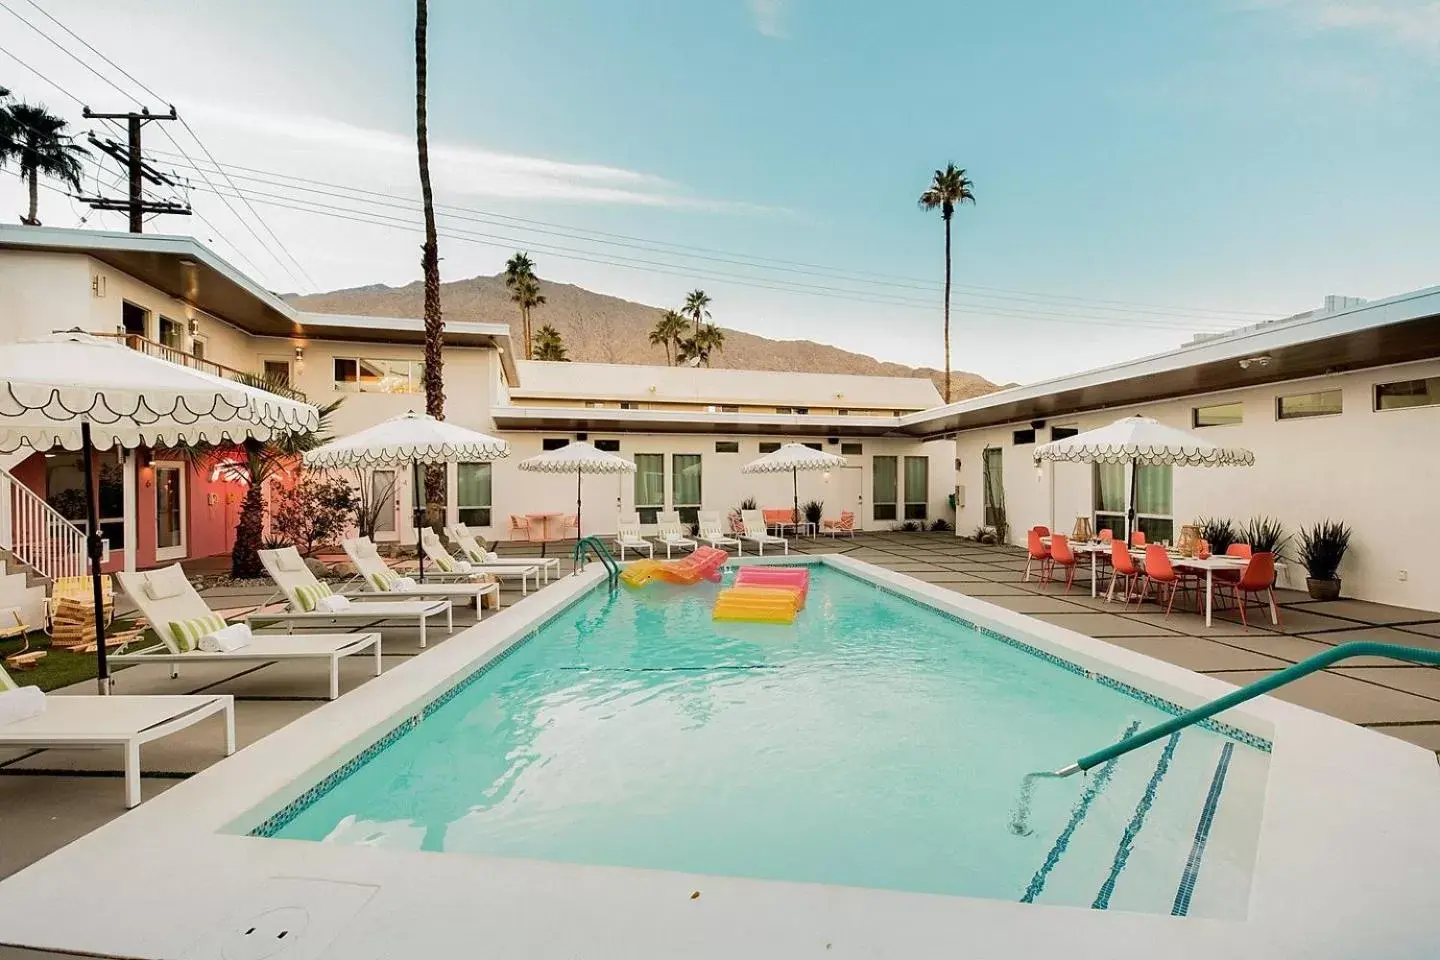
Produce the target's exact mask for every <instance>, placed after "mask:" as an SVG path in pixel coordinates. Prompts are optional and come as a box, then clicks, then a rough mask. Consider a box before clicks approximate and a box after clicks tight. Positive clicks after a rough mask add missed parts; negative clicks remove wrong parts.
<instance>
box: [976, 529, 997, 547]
mask: <svg viewBox="0 0 1440 960" xmlns="http://www.w3.org/2000/svg"><path fill="white" fill-rule="evenodd" d="M970 539H972V540H974V541H975V542H976V543H996V542H997V540H996V537H995V531H994V530H993V529H992V528H990V527H983V526H982V527H976V528H975V535H974V536H973V537H971V538H970Z"/></svg>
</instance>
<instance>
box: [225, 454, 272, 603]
mask: <svg viewBox="0 0 1440 960" xmlns="http://www.w3.org/2000/svg"><path fill="white" fill-rule="evenodd" d="M260 450H261V444H260V441H258V440H246V441H245V459H246V465H247V468H248V472H249V477H250V483H249V485H248V486H247V488H246V490H245V499H244V500H243V501H241V503H240V520H239V522H238V523H237V524H236V525H235V544H234V546H232V547H231V548H230V576H232V577H234V578H235V579H236V580H253V579H257V578H259V577H263V576H264V575H265V568H264V567H263V566H262V565H261V563H260V554H259V550H260V546H261V542H262V541H263V539H264V535H265V477H264V473H265V471H264V466H263V464H262V463H261V456H260Z"/></svg>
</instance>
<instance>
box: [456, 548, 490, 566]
mask: <svg viewBox="0 0 1440 960" xmlns="http://www.w3.org/2000/svg"><path fill="white" fill-rule="evenodd" d="M460 549H462V550H464V551H465V556H467V557H469V558H470V559H471V561H472V562H474V563H484V562H486V561H487V560H494V559H495V557H494V556H493V555H492V554H489V553H487V552H486V551H484V550H471V549H470V548H469V547H466V546H464V545H462V546H461V548H460Z"/></svg>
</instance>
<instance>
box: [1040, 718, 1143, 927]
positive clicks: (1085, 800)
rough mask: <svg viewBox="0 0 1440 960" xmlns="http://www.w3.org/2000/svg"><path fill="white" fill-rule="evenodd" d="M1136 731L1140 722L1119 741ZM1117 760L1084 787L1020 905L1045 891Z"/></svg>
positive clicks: (1130, 727) (1103, 767)
mask: <svg viewBox="0 0 1440 960" xmlns="http://www.w3.org/2000/svg"><path fill="white" fill-rule="evenodd" d="M1138 729H1140V721H1139V720H1132V721H1131V722H1130V726H1128V727H1126V728H1125V733H1124V734H1123V735H1121V738H1120V739H1122V740H1123V739H1125V737H1128V736H1130V735H1131V734H1133V733H1134V732H1135V731H1136V730H1138ZM1119 759H1120V758H1119V757H1111V758H1110V759H1109V760H1107V761H1105V764H1104V765H1103V766H1102V767H1101V768H1100V772H1099V773H1097V774H1095V779H1094V780H1092V781H1090V783H1089V784H1088V785H1087V786H1086V787H1085V792H1084V793H1082V794H1081V795H1080V800H1079V802H1078V803H1076V804H1075V809H1074V810H1073V811H1071V813H1070V822H1069V823H1067V824H1065V829H1064V830H1062V831H1060V836H1058V837H1056V838H1055V845H1054V846H1053V847H1051V848H1050V852H1049V853H1048V854H1046V855H1045V862H1044V863H1043V864H1041V865H1040V869H1039V870H1037V871H1035V876H1033V877H1031V878H1030V885H1029V886H1028V887H1026V888H1025V895H1024V896H1023V897H1021V898H1020V902H1021V903H1034V902H1035V898H1036V897H1038V896H1040V892H1041V891H1042V890H1044V889H1045V881H1046V879H1048V878H1049V876H1050V871H1052V870H1054V869H1055V865H1056V864H1058V863H1059V862H1060V858H1061V857H1062V856H1064V855H1065V850H1066V848H1068V847H1069V846H1070V838H1071V837H1073V836H1074V835H1075V831H1076V830H1078V829H1080V824H1081V823H1082V822H1083V821H1084V820H1085V815H1086V814H1087V813H1089V812H1090V805H1091V804H1092V803H1094V802H1095V798H1096V797H1098V796H1099V795H1100V792H1101V791H1102V790H1104V789H1105V785H1106V784H1107V783H1109V782H1110V777H1111V775H1113V774H1114V773H1115V764H1116V763H1117V762H1118V761H1119Z"/></svg>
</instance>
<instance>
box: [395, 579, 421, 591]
mask: <svg viewBox="0 0 1440 960" xmlns="http://www.w3.org/2000/svg"><path fill="white" fill-rule="evenodd" d="M417 586H418V584H417V583H416V582H415V578H414V577H400V578H399V579H397V580H396V581H395V582H394V583H392V584H391V585H390V589H391V590H394V591H396V592H397V593H407V592H408V591H411V590H414V589H415V588H416V587H417Z"/></svg>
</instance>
